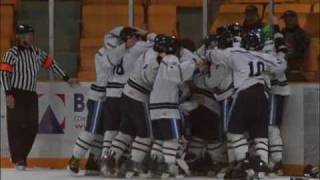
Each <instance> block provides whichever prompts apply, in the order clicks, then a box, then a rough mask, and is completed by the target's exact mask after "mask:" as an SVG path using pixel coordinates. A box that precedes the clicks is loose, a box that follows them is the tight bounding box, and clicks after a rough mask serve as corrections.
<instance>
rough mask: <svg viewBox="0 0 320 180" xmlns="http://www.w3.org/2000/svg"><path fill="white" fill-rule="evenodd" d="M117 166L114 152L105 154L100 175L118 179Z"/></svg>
mask: <svg viewBox="0 0 320 180" xmlns="http://www.w3.org/2000/svg"><path fill="white" fill-rule="evenodd" d="M116 167H117V165H116V160H115V158H114V152H108V153H105V154H104V155H103V156H102V159H101V163H100V173H101V175H102V176H104V177H116V176H117V172H118V170H117V168H116Z"/></svg>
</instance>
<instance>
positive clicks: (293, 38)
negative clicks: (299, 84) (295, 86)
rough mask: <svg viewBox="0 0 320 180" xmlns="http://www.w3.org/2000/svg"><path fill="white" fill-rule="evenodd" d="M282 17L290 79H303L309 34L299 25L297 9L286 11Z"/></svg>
mask: <svg viewBox="0 0 320 180" xmlns="http://www.w3.org/2000/svg"><path fill="white" fill-rule="evenodd" d="M281 18H282V19H283V20H284V23H285V27H284V28H283V29H282V30H281V32H282V34H283V35H284V38H285V41H286V45H287V48H288V52H287V55H286V59H287V61H288V70H287V73H288V79H289V80H296V81H301V80H305V77H304V74H303V73H304V72H303V71H304V64H305V61H306V60H307V58H308V57H307V56H308V52H309V46H310V38H309V36H308V34H307V33H306V32H305V31H304V30H303V29H302V28H301V27H300V26H299V22H298V16H297V13H296V12H295V11H292V10H288V11H286V12H285V13H284V14H283V15H282V16H281Z"/></svg>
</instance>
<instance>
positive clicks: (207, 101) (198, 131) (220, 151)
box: [189, 26, 234, 176]
mask: <svg viewBox="0 0 320 180" xmlns="http://www.w3.org/2000/svg"><path fill="white" fill-rule="evenodd" d="M226 31H228V26H223V27H219V28H218V30H217V34H215V35H214V36H212V37H214V38H213V39H212V41H214V43H211V44H215V47H213V48H210V49H208V51H222V50H223V49H226V48H230V47H232V46H233V41H234V38H233V37H232V36H231V34H230V33H228V34H226V33H225V32H226ZM226 35H227V36H226ZM198 54H199V51H198ZM202 56H205V55H202ZM207 60H208V63H209V64H211V66H210V68H209V71H208V72H207V73H205V74H199V75H197V76H196V77H195V78H194V84H195V85H196V86H197V87H198V88H197V89H196V91H195V92H194V93H193V94H194V95H193V96H194V97H195V98H196V99H197V102H198V103H199V108H198V109H196V110H195V111H193V112H191V119H192V132H193V133H192V135H193V138H192V140H191V142H190V146H189V150H190V152H191V154H194V155H195V157H196V158H195V159H198V160H195V161H194V162H193V163H191V164H190V167H191V168H192V169H193V170H195V171H200V172H204V173H205V174H208V175H210V176H215V175H217V176H220V175H223V174H222V173H223V170H224V167H226V165H227V163H226V156H225V145H224V142H223V141H224V133H223V132H224V129H223V118H221V117H220V116H221V104H223V103H221V104H219V102H218V101H223V100H225V99H228V97H229V96H230V95H231V94H232V78H231V73H229V74H228V76H226V77H225V79H224V82H222V83H221V84H219V85H215V84H212V83H214V79H212V78H215V77H212V76H211V74H210V71H215V66H214V63H215V62H212V59H211V58H209V59H207ZM230 71H231V70H230ZM217 98H218V99H217ZM226 110H227V109H226ZM224 114H226V113H222V115H224ZM199 119H200V120H199ZM204 147H205V148H206V151H203V149H204ZM205 152H207V153H208V155H209V157H208V156H204V153H205ZM201 156H202V157H201ZM207 159H210V161H208V160H207Z"/></svg>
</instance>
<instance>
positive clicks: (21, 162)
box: [15, 161, 27, 171]
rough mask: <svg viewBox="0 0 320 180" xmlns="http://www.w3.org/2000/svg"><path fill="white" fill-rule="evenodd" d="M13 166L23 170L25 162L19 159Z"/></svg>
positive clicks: (25, 165)
mask: <svg viewBox="0 0 320 180" xmlns="http://www.w3.org/2000/svg"><path fill="white" fill-rule="evenodd" d="M15 167H16V170H17V171H25V170H26V167H27V163H26V162H25V161H19V162H17V163H16V166H15Z"/></svg>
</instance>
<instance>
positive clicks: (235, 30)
mask: <svg viewBox="0 0 320 180" xmlns="http://www.w3.org/2000/svg"><path fill="white" fill-rule="evenodd" d="M228 30H229V31H230V32H231V34H232V36H241V32H242V26H241V25H240V24H239V23H238V22H236V23H233V24H230V25H229V26H228Z"/></svg>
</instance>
